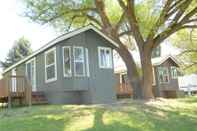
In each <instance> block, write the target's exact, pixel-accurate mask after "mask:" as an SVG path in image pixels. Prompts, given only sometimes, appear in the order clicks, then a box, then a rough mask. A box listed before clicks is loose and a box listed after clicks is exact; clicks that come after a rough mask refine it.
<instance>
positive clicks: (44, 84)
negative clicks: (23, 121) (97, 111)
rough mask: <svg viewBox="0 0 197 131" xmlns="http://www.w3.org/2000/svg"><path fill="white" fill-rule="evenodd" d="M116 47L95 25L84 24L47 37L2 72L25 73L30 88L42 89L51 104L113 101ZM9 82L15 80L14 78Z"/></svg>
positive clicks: (114, 97) (34, 90) (7, 74)
mask: <svg viewBox="0 0 197 131" xmlns="http://www.w3.org/2000/svg"><path fill="white" fill-rule="evenodd" d="M116 47H118V45H117V44H116V43H115V42H114V41H113V40H111V39H110V38H109V37H107V36H106V35H104V34H103V33H102V32H100V31H99V30H98V29H96V28H95V27H93V26H91V25H90V26H86V27H83V28H80V29H77V30H74V31H72V32H69V33H67V34H64V35H61V36H60V37H58V38H56V39H54V40H52V41H50V42H49V43H48V44H47V45H45V46H43V47H42V48H40V49H39V50H37V51H36V52H34V53H33V54H32V55H30V56H28V57H26V58H24V59H23V60H21V61H19V62H17V63H16V64H14V65H13V66H11V67H9V68H7V69H5V70H4V71H3V76H4V77H6V76H9V75H19V76H20V75H26V76H27V78H28V79H29V80H30V81H31V84H32V91H33V92H43V93H44V94H45V96H46V98H47V100H48V102H49V103H53V104H59V103H72V104H73V103H75V104H92V103H108V102H114V101H115V100H116V93H115V89H114V86H115V75H114V70H113V55H112V50H113V49H114V48H116ZM13 83H14V84H13ZM12 84H13V85H17V81H16V80H15V79H13V80H12ZM13 88H16V86H13ZM13 90H16V89H13Z"/></svg>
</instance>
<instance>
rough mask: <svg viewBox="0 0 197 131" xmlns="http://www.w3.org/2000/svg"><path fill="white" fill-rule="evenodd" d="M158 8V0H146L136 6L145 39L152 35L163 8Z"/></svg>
mask: <svg viewBox="0 0 197 131" xmlns="http://www.w3.org/2000/svg"><path fill="white" fill-rule="evenodd" d="M158 6H159V5H158V1H157V0H144V1H141V2H139V3H138V4H137V5H136V8H135V11H136V16H137V20H138V23H139V27H140V31H141V33H142V35H143V37H144V38H146V37H147V35H148V34H149V33H150V31H151V29H152V28H153V26H154V25H155V23H156V21H157V19H158V17H159V14H160V11H161V8H158Z"/></svg>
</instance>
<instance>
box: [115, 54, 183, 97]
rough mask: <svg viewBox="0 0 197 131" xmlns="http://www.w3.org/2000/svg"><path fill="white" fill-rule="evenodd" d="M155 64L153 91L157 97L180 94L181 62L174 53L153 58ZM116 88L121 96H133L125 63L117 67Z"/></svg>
mask: <svg viewBox="0 0 197 131" xmlns="http://www.w3.org/2000/svg"><path fill="white" fill-rule="evenodd" d="M152 65H153V67H152V68H153V84H152V85H153V93H154V94H155V96H156V97H166V98H174V97H178V96H179V95H180V90H179V84H178V74H179V73H178V70H177V68H178V67H179V62H178V61H177V60H176V58H174V57H173V56H172V55H167V56H165V57H156V58H152ZM115 74H116V79H117V82H116V90H117V95H118V96H119V97H125V96H126V97H130V96H132V94H133V93H132V92H133V91H132V87H130V86H129V84H128V80H127V72H126V68H125V66H124V65H119V66H118V67H117V68H115Z"/></svg>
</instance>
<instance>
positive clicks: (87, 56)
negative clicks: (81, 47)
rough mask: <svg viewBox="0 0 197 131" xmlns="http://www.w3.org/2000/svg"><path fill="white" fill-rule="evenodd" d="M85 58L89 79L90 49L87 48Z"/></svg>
mask: <svg viewBox="0 0 197 131" xmlns="http://www.w3.org/2000/svg"><path fill="white" fill-rule="evenodd" d="M85 57H86V73H87V77H90V67H89V52H88V48H85Z"/></svg>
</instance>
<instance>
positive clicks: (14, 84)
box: [0, 76, 32, 108]
mask: <svg viewBox="0 0 197 131" xmlns="http://www.w3.org/2000/svg"><path fill="white" fill-rule="evenodd" d="M31 93H32V87H31V84H30V82H29V81H28V80H27V79H26V77H25V76H6V77H4V78H3V79H1V80H0V102H1V103H8V107H9V108H11V106H12V104H13V102H14V101H16V100H17V101H19V104H24V105H29V106H31V97H32V95H31Z"/></svg>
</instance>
